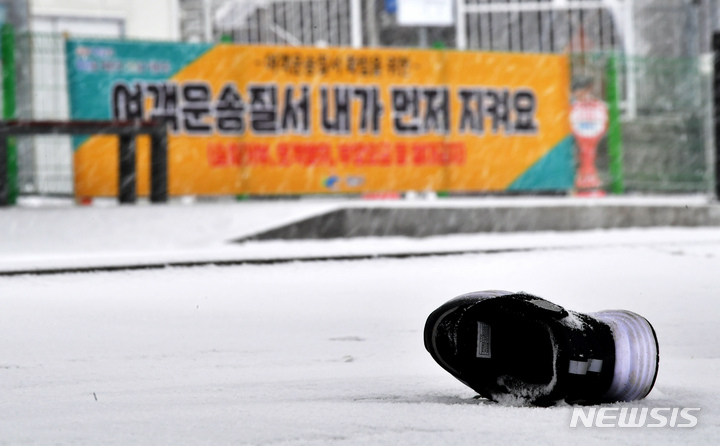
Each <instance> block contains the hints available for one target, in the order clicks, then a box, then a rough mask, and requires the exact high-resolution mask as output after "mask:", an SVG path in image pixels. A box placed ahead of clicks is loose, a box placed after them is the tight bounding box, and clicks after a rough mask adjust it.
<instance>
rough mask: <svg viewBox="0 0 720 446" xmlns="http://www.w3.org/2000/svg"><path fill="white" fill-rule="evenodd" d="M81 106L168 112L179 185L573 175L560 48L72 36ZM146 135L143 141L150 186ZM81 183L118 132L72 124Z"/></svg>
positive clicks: (389, 185)
mask: <svg viewBox="0 0 720 446" xmlns="http://www.w3.org/2000/svg"><path fill="white" fill-rule="evenodd" d="M67 45H68V47H67V51H68V52H67V54H68V77H69V82H68V85H69V90H70V100H71V113H72V118H73V119H110V118H113V119H123V120H124V119H135V118H143V119H159V118H162V119H166V120H167V121H168V123H169V126H170V127H169V129H170V138H169V192H170V194H171V195H186V194H187V195H196V194H205V195H218V194H309V193H333V192H338V193H365V192H388V191H410V190H420V191H422V190H434V191H458V192H463V191H506V190H518V191H522V190H567V189H570V188H571V187H572V185H573V176H574V161H573V151H572V138H571V137H570V136H569V135H570V133H571V132H570V126H569V119H568V112H569V67H568V60H567V58H566V57H565V56H557V55H529V54H504V53H472V52H455V51H420V50H400V49H347V48H332V49H319V48H298V47H268V46H236V45H225V44H220V45H215V46H207V45H191V44H180V43H178V44H169V43H162V44H160V43H137V42H115V41H101V40H69V41H68V43H67ZM148 146H149V143H148V142H147V141H146V140H145V139H144V138H140V143H139V146H138V153H139V161H138V193H139V194H140V195H143V194H147V192H148V175H149V174H148V170H149V166H148V163H149V148H148ZM74 161H75V175H76V177H75V191H76V194H77V195H78V196H100V195H106V196H112V195H115V194H116V192H117V141H116V140H115V138H113V137H109V136H90V137H87V138H85V139H82V140H81V139H78V140H76V151H75V159H74Z"/></svg>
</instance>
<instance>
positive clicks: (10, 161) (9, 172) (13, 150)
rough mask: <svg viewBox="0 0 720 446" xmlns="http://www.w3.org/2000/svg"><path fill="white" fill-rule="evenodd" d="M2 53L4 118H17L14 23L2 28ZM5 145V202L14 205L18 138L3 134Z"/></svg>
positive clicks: (16, 192) (0, 172)
mask: <svg viewBox="0 0 720 446" xmlns="http://www.w3.org/2000/svg"><path fill="white" fill-rule="evenodd" d="M0 54H2V89H3V112H2V116H3V119H15V118H16V117H17V116H16V114H17V108H16V105H17V104H16V85H17V84H16V82H15V30H14V29H13V27H12V25H9V24H5V25H3V26H2V29H1V30H0ZM2 140H3V145H4V146H5V150H4V154H3V155H1V156H2V157H3V159H2V163H3V165H4V168H1V169H0V176H2V177H3V179H2V181H4V182H5V192H4V193H5V198H4V201H3V203H4V204H6V205H12V204H15V203H16V202H17V196H18V184H17V183H18V166H17V140H16V138H15V137H11V136H5V135H3V136H2Z"/></svg>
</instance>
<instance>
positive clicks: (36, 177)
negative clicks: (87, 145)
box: [15, 33, 73, 195]
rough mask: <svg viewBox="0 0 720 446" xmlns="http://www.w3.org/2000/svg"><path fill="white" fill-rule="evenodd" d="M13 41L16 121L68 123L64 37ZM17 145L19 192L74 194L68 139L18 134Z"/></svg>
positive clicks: (39, 36)
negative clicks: (16, 74) (64, 121)
mask: <svg viewBox="0 0 720 446" xmlns="http://www.w3.org/2000/svg"><path fill="white" fill-rule="evenodd" d="M15 42H16V50H15V58H16V64H17V72H18V78H17V89H16V95H17V117H18V118H20V119H35V120H38V119H53V120H67V119H69V117H70V113H69V103H68V91H67V72H66V65H65V38H64V37H63V36H62V35H60V34H37V33H32V34H31V33H21V34H18V35H17V36H16V39H15ZM17 144H18V149H17V150H18V188H19V192H20V194H41V195H71V194H72V193H73V178H72V166H73V164H72V145H71V138H70V136H66V135H43V136H23V137H18V138H17Z"/></svg>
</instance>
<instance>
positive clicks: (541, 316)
mask: <svg viewBox="0 0 720 446" xmlns="http://www.w3.org/2000/svg"><path fill="white" fill-rule="evenodd" d="M425 348H426V349H427V350H428V351H429V352H430V354H431V355H432V357H433V358H434V359H435V360H436V361H437V362H438V364H440V366H441V367H443V368H444V369H445V370H447V371H448V372H450V373H451V374H452V375H453V376H455V377H456V378H457V379H459V380H460V381H461V382H463V383H465V384H466V385H468V386H469V387H471V388H472V389H474V390H475V391H476V392H478V393H479V394H480V395H481V396H483V397H485V398H488V399H490V400H493V401H497V402H500V403H504V404H511V405H518V404H534V405H542V406H548V405H552V404H555V403H557V402H560V401H565V402H568V403H572V404H574V403H579V404H597V403H603V402H613V401H634V400H638V399H642V398H644V397H645V396H647V394H648V393H650V390H651V389H652V387H653V384H654V383H655V377H656V376H657V370H658V361H659V354H658V345H657V338H656V336H655V331H654V330H653V328H652V326H651V325H650V323H649V322H648V321H647V320H646V319H645V318H643V317H642V316H640V315H638V314H635V313H632V312H630V311H624V310H611V311H601V312H598V313H590V314H583V313H577V312H574V311H568V310H566V309H564V308H562V307H560V306H558V305H555V304H554V303H552V302H549V301H547V300H545V299H542V298H540V297H537V296H533V295H531V294H527V293H522V292H520V293H512V292H509V291H479V292H474V293H469V294H465V295H462V296H459V297H456V298H455V299H452V300H450V301H449V302H447V303H445V304H444V305H442V306H440V308H438V309H437V310H435V311H433V312H432V314H430V316H429V317H428V320H427V322H426V324H425Z"/></svg>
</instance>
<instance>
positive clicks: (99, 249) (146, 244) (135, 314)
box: [0, 202, 720, 445]
mask: <svg viewBox="0 0 720 446" xmlns="http://www.w3.org/2000/svg"><path fill="white" fill-rule="evenodd" d="M332 206H335V204H333V203H326V202H317V203H310V205H309V207H308V205H307V204H306V205H300V204H297V203H281V202H268V203H237V204H236V203H225V204H213V205H204V204H197V205H194V206H179V205H178V206H172V205H171V206H166V207H149V206H147V207H143V206H137V207H123V208H119V207H108V208H102V207H90V208H75V207H58V208H48V207H42V208H37V209H35V208H32V209H30V208H16V209H9V210H0V227H2V231H1V233H0V266H2V267H1V268H0V270H8V269H13V263H14V260H15V263H18V264H22V265H24V267H32V266H33V265H34V266H36V267H42V266H48V265H56V266H57V265H67V264H68V262H71V263H72V261H75V262H79V260H78V259H81V260H82V262H85V263H92V262H95V263H103V262H106V263H107V262H110V263H112V262H118V260H119V259H120V260H122V261H128V262H129V261H143V259H147V258H148V256H150V257H152V256H157V258H165V259H179V258H186V257H193V256H200V257H202V256H207V257H208V258H211V257H212V256H217V255H226V256H228V257H232V256H235V257H240V258H242V257H252V256H253V255H254V256H256V257H273V256H275V257H277V256H292V255H293V254H294V255H311V254H317V253H324V254H333V253H335V254H344V253H345V254H347V253H354V252H363V253H367V252H403V251H405V252H406V251H411V250H415V251H419V252H423V251H433V250H442V249H446V250H455V249H459V248H462V247H468V248H471V249H496V248H503V247H505V248H507V247H530V248H534V247H541V248H544V249H541V250H534V251H528V252H507V253H500V254H471V255H460V256H446V257H425V258H414V259H397V260H395V259H376V260H361V261H333V262H298V263H286V264H277V265H267V266H248V265H246V266H235V267H212V266H211V267H198V268H170V269H165V270H148V271H136V272H114V273H84V274H62V275H53V276H16V277H0V444H8V445H16V444H38V445H46V444H72V445H76V444H78V445H96V444H121V445H126V444H143V445H145V444H146V445H156V444H173V445H175V444H192V445H195V444H208V445H220V444H233V445H237V444H288V445H295V444H312V445H315V444H321V445H322V444H365V445H389V444H403V445H404V444H421V445H425V444H433V445H438V444H448V445H464V444H508V445H509V444H519V445H522V444H528V445H530V444H532V445H535V444H568V445H577V444H607V443H614V444H619V445H625V444H653V445H658V444H668V445H669V444H673V445H674V444H716V443H717V440H716V438H717V437H718V436H719V435H720V417H719V416H718V414H719V413H720V382H719V380H718V377H719V376H720V359H719V358H720V342H718V339H720V323H718V320H719V318H720V299H718V297H717V294H718V291H717V290H718V284H719V283H720V279H719V277H720V275H718V271H719V270H720V229H711V228H699V229H679V228H662V229H653V230H615V231H591V232H577V233H567V234H565V233H563V234H560V233H537V234H501V235H500V234H495V235H477V236H448V237H433V238H429V239H421V240H410V239H401V238H394V239H369V240H368V239H365V240H363V239H358V240H339V241H314V242H257V243H252V244H246V245H236V244H233V245H228V244H226V243H224V241H225V240H228V239H231V238H235V237H239V236H242V235H245V233H243V231H248V230H249V229H248V228H249V227H250V226H252V225H253V224H254V225H255V227H257V228H260V227H261V226H262V225H263V224H266V223H262V222H261V220H262V221H263V222H266V221H267V219H268V218H270V219H276V220H282V219H292V218H299V217H300V216H305V215H309V214H311V213H312V212H319V211H322V210H324V209H326V208H328V207H332ZM258 207H259V208H262V209H261V210H260V211H257V212H255V213H254V214H252V213H251V212H249V211H250V208H258ZM251 214H252V215H251ZM253 215H255V217H253ZM260 215H262V216H263V217H262V219H261V218H260V217H259V216H260ZM253 219H256V220H253ZM261 223H262V224H261ZM555 248H562V249H555ZM93 256H94V257H93ZM13 259H14V260H13ZM48 259H50V260H48ZM73 259H75V260H73ZM17 269H23V268H17ZM481 289H509V290H524V291H529V292H533V293H536V294H538V295H540V296H542V297H545V298H548V299H550V300H553V301H555V302H556V303H558V304H560V305H563V306H566V307H568V308H570V309H573V310H578V311H594V310H601V309H608V308H625V309H629V310H632V311H635V312H638V313H640V314H642V315H644V316H646V317H647V318H648V319H649V320H650V321H651V322H652V323H653V325H654V326H655V329H656V330H657V333H658V337H659V341H660V354H661V364H660V372H659V375H658V380H657V384H656V387H655V389H654V390H653V392H652V393H651V394H650V396H649V397H648V398H647V399H645V400H643V401H640V402H636V403H632V404H627V405H625V406H628V407H700V408H701V411H700V412H699V414H698V425H697V426H696V427H694V428H690V429H681V428H670V427H665V428H659V429H652V428H637V429H603V428H583V427H581V428H575V429H572V428H570V427H569V423H570V418H571V412H572V408H571V407H569V406H560V407H553V408H527V407H503V406H499V405H497V404H494V403H488V402H486V401H484V400H477V399H474V398H473V397H474V396H475V393H474V392H473V391H472V390H470V389H468V388H466V387H465V386H464V385H463V384H461V383H460V382H458V381H456V380H455V379H454V378H452V377H451V376H450V375H449V374H447V373H446V372H445V371H443V370H442V369H441V368H440V367H439V366H438V365H437V364H435V362H434V361H433V360H432V358H431V357H430V355H429V354H428V353H427V352H426V351H425V349H424V347H423V340H422V329H423V325H424V322H425V318H426V317H427V315H428V314H429V313H430V312H431V311H432V310H434V309H435V308H436V307H437V306H439V305H440V304H442V303H443V302H445V301H446V300H447V299H449V298H452V297H454V296H456V295H458V294H461V293H464V292H468V291H472V290H481ZM613 407H616V406H613Z"/></svg>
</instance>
